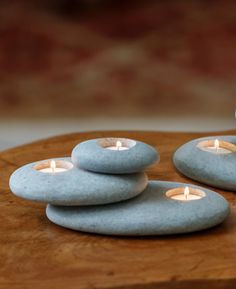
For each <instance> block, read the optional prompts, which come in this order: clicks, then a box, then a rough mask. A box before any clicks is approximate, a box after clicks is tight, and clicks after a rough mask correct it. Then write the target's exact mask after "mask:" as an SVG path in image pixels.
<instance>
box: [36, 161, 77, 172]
mask: <svg viewBox="0 0 236 289" xmlns="http://www.w3.org/2000/svg"><path fill="white" fill-rule="evenodd" d="M72 168H73V164H72V163H71V162H68V161H63V160H47V161H43V162H39V163H38V164H36V165H35V166H34V169H35V170H36V171H40V172H42V173H61V172H65V171H68V170H70V169H72Z"/></svg>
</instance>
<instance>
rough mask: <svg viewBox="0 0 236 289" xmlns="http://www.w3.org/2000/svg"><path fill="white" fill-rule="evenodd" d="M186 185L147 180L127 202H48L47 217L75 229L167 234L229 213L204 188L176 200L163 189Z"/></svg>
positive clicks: (220, 219)
mask: <svg viewBox="0 0 236 289" xmlns="http://www.w3.org/2000/svg"><path fill="white" fill-rule="evenodd" d="M183 186H186V184H180V183H172V182H161V181H150V182H149V185H148V186H147V188H146V189H145V191H144V192H143V193H142V194H141V195H139V196H138V197H136V198H134V199H131V200H129V201H125V202H120V203H117V204H111V205H104V206H93V207H92V206H90V207H70V208H69V207H59V206H52V205H49V206H48V207H47V209H46V214H47V217H48V218H49V219H50V220H51V221H52V222H53V223H55V224H57V225H60V226H63V227H66V228H69V229H73V230H78V231H84V232H89V233H99V234H107V235H130V236H138V235H166V234H167V235H168V234H178V233H189V232H194V231H199V230H203V229H207V228H210V227H213V226H215V225H218V224H220V223H221V222H223V221H224V219H225V218H226V217H227V216H228V214H229V205H228V202H227V201H226V200H225V199H224V198H223V197H222V196H221V195H219V194H217V193H215V192H213V191H210V190H207V189H203V188H200V187H197V186H193V185H189V186H190V187H194V188H197V189H201V190H204V193H205V197H204V198H202V199H199V200H194V201H186V202H185V201H178V200H173V199H170V198H169V197H167V196H166V191H168V190H169V189H172V188H176V187H183Z"/></svg>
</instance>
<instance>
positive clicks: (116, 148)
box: [106, 146, 129, 151]
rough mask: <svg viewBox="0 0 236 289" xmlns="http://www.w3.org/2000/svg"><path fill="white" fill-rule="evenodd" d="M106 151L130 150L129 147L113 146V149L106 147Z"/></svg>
mask: <svg viewBox="0 0 236 289" xmlns="http://www.w3.org/2000/svg"><path fill="white" fill-rule="evenodd" d="M106 149H108V150H112V151H124V150H128V149H129V148H127V147H123V146H122V147H117V146H111V147H106Z"/></svg>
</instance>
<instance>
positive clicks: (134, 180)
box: [10, 158, 148, 206]
mask: <svg viewBox="0 0 236 289" xmlns="http://www.w3.org/2000/svg"><path fill="white" fill-rule="evenodd" d="M55 160H66V161H69V162H70V161H71V159H70V158H60V159H55ZM42 162H43V161H42ZM37 163H39V162H36V163H31V164H28V165H25V166H23V167H21V168H19V169H18V170H16V171H15V172H14V173H13V174H12V175H11V178H10V188H11V190H12V192H13V193H14V194H15V195H17V196H19V197H22V198H25V199H29V200H33V201H40V202H46V203H51V204H57V205H67V206H71V205H80V206H83V205H98V204H107V203H113V202H119V201H121V200H126V199H129V198H132V197H135V196H137V195H138V194H140V193H141V192H142V191H143V190H144V189H145V188H146V186H147V183H148V180H147V176H146V174H145V173H137V174H130V175H104V174H95V173H92V172H88V171H84V170H81V169H78V168H76V167H75V166H74V167H73V168H72V169H70V170H68V171H66V172H61V173H56V174H52V173H49V174H48V173H42V172H39V171H37V170H35V169H33V167H34V166H35V165H36V164H37Z"/></svg>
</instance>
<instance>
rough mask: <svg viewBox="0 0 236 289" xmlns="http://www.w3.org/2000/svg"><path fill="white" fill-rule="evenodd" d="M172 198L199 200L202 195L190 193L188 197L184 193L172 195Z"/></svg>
mask: <svg viewBox="0 0 236 289" xmlns="http://www.w3.org/2000/svg"><path fill="white" fill-rule="evenodd" d="M170 198H171V199H173V200H178V201H192V200H199V199H201V198H202V197H201V196H198V195H193V194H189V195H188V197H187V198H186V197H185V195H184V194H179V195H174V196H171V197H170Z"/></svg>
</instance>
